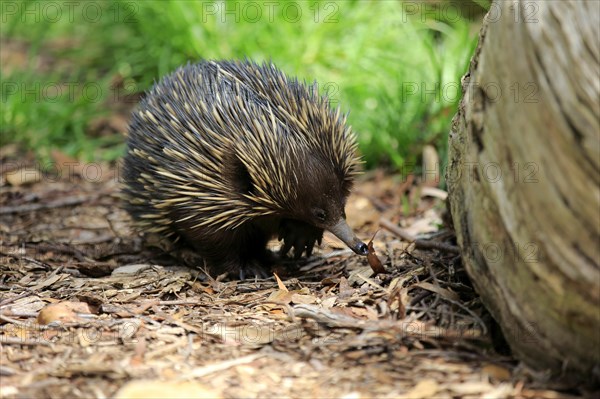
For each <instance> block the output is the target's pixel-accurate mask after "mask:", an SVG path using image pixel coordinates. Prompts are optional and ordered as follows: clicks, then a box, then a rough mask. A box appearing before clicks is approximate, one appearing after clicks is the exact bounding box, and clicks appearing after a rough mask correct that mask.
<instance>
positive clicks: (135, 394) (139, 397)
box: [114, 380, 223, 399]
mask: <svg viewBox="0 0 600 399" xmlns="http://www.w3.org/2000/svg"><path fill="white" fill-rule="evenodd" d="M114 397H115V399H146V398H170V399H184V398H186V399H219V398H222V397H223V396H222V395H221V394H220V393H217V392H215V391H213V390H212V389H210V388H208V387H207V386H205V385H202V384H200V383H197V382H178V381H144V380H138V381H131V382H129V383H127V384H125V386H123V387H122V388H121V389H119V391H118V392H117V393H116V394H115V396H114Z"/></svg>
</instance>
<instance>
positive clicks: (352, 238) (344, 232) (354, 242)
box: [327, 218, 369, 255]
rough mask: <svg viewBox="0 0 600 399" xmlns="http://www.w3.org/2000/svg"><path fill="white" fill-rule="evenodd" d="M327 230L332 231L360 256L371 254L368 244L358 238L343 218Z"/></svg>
mask: <svg viewBox="0 0 600 399" xmlns="http://www.w3.org/2000/svg"><path fill="white" fill-rule="evenodd" d="M327 230H329V231H331V232H332V233H333V234H334V235H335V236H336V237H337V238H339V239H340V240H342V241H343V242H344V244H346V245H347V246H348V248H350V249H351V250H353V251H354V252H355V253H357V254H358V255H367V254H368V253H369V249H368V247H367V244H365V243H364V242H362V241H361V240H360V239H359V238H358V237H356V235H355V234H354V232H353V231H352V229H351V228H350V226H348V223H346V220H344V219H343V218H341V219H340V220H339V221H338V222H337V223H336V224H335V225H333V226H331V227H329V228H328V229H327Z"/></svg>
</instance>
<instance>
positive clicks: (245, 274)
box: [239, 263, 270, 280]
mask: <svg viewBox="0 0 600 399" xmlns="http://www.w3.org/2000/svg"><path fill="white" fill-rule="evenodd" d="M239 274H240V275H239V277H240V280H246V279H247V278H253V277H254V278H258V279H261V280H262V279H267V278H269V277H270V276H269V273H268V272H267V269H265V268H264V267H263V266H262V265H259V264H255V263H249V264H246V265H244V266H241V267H240V273H239Z"/></svg>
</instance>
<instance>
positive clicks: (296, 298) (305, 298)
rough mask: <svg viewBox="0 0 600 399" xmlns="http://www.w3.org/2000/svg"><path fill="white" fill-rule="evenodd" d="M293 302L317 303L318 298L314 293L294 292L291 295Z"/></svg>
mask: <svg viewBox="0 0 600 399" xmlns="http://www.w3.org/2000/svg"><path fill="white" fill-rule="evenodd" d="M291 300H292V303H296V304H299V303H304V304H310V303H315V302H317V298H316V297H315V296H314V295H302V294H295V293H294V294H292V297H291Z"/></svg>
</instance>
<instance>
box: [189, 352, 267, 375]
mask: <svg viewBox="0 0 600 399" xmlns="http://www.w3.org/2000/svg"><path fill="white" fill-rule="evenodd" d="M263 356H264V355H263V354H254V355H248V356H244V357H239V358H237V359H232V360H226V361H224V362H221V363H216V364H210V365H208V366H204V367H197V368H195V369H193V370H192V371H190V372H189V373H186V374H184V375H183V376H181V379H188V378H198V377H204V376H206V375H209V374H214V373H217V372H220V371H224V370H227V369H230V368H232V367H236V366H240V365H242V364H247V363H251V362H253V361H255V360H256V359H259V358H261V357H263Z"/></svg>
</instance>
